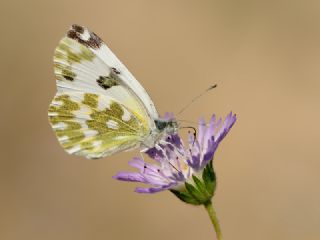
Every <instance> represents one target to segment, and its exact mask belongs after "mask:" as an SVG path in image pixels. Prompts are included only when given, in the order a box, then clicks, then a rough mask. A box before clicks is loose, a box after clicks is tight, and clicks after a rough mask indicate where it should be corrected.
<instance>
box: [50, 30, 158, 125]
mask: <svg viewBox="0 0 320 240" xmlns="http://www.w3.org/2000/svg"><path fill="white" fill-rule="evenodd" d="M54 65H55V68H54V72H55V75H56V77H57V87H58V91H70V89H72V90H78V91H79V90H80V91H82V92H91V93H99V94H102V95H108V96H111V97H113V98H114V99H116V100H117V101H118V102H120V103H122V104H123V105H125V106H127V107H128V108H130V109H132V110H134V111H135V112H136V113H138V114H140V115H141V116H143V117H144V118H146V119H149V124H150V127H151V128H152V127H154V123H153V120H152V119H157V118H158V113H157V111H156V109H155V107H154V104H153V102H152V100H151V98H150V97H149V95H148V94H147V92H146V91H145V89H144V88H143V87H142V86H141V85H140V83H139V82H138V81H137V80H136V79H135V78H134V77H133V75H132V74H131V73H130V72H129V71H128V69H127V68H126V67H125V66H124V65H123V64H122V63H121V62H120V60H119V59H118V58H117V57H116V56H115V55H114V54H113V53H112V51H111V50H110V49H109V48H108V47H107V45H106V44H105V43H103V41H102V40H101V39H100V38H99V37H98V36H97V35H96V34H95V33H93V32H90V31H89V30H88V29H87V28H85V27H82V26H79V25H73V26H72V27H71V29H70V30H69V31H68V32H67V35H66V37H64V38H63V39H62V40H61V41H60V43H59V45H58V47H57V48H56V51H55V54H54Z"/></svg>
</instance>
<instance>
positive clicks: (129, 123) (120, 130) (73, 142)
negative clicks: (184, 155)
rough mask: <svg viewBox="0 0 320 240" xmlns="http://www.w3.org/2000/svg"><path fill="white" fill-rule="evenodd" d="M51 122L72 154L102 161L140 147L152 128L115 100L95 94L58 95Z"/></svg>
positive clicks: (52, 105)
mask: <svg viewBox="0 0 320 240" xmlns="http://www.w3.org/2000/svg"><path fill="white" fill-rule="evenodd" d="M49 121H50V123H51V125H52V128H53V129H54V131H55V133H56V135H57V138H58V140H59V142H60V144H61V145H62V147H63V148H64V149H65V150H66V151H67V152H68V153H70V154H76V155H81V156H85V157H87V158H100V157H103V156H108V155H111V154H114V153H116V152H119V151H125V150H129V149H132V148H134V147H136V146H137V145H138V144H139V143H140V142H139V141H141V139H143V137H144V136H146V135H147V131H148V126H147V125H145V124H144V122H143V121H141V118H140V116H139V115H137V114H135V113H134V112H132V111H130V110H129V109H127V108H126V107H125V106H124V105H122V104H121V103H119V102H117V101H116V100H115V99H113V98H111V97H108V96H103V95H98V94H92V93H82V92H74V91H71V92H63V93H57V95H56V96H55V98H54V99H53V101H52V103H51V105H50V107H49Z"/></svg>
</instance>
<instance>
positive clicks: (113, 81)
mask: <svg viewBox="0 0 320 240" xmlns="http://www.w3.org/2000/svg"><path fill="white" fill-rule="evenodd" d="M97 83H98V85H99V86H100V87H102V88H103V89H109V88H111V87H113V86H117V85H119V79H118V77H117V75H114V73H113V72H111V73H110V75H109V76H108V77H106V76H100V77H99V78H98V79H97Z"/></svg>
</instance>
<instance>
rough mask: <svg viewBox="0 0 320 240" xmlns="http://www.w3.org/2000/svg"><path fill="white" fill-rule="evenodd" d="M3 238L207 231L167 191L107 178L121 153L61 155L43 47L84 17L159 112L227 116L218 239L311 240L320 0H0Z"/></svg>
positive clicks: (119, 166) (319, 216) (199, 216)
mask: <svg viewBox="0 0 320 240" xmlns="http://www.w3.org/2000/svg"><path fill="white" fill-rule="evenodd" d="M0 20H1V21H0V24H1V40H0V41H1V44H0V48H1V49H0V50H1V51H0V53H1V55H0V61H1V64H0V68H1V71H0V76H1V88H0V89H1V90H0V91H1V95H0V96H1V101H0V104H1V120H0V122H1V125H0V126H1V139H0V145H1V162H0V163H1V166H0V194H1V200H0V203H1V204H0V213H1V217H0V239H1V240H20V239H23V240H29V239H30V240H31V239H32V240H57V239H59V240H73V239H76V240H88V239H90V240H100V239H101V240H105V239H112V240H117V239H139V240H140V239H153V240H160V239H185V240H189V239H197V240H207V239H215V238H214V237H215V235H214V231H213V229H212V227H211V225H210V222H209V219H208V217H207V215H206V212H205V211H204V210H203V209H202V208H201V207H192V206H188V205H185V204H183V203H180V202H179V201H178V200H177V199H176V198H175V197H174V196H173V195H172V194H171V193H170V192H164V193H160V194H156V195H139V194H136V193H134V192H133V189H134V187H135V184H129V183H124V182H118V181H116V180H113V179H112V178H111V177H112V176H113V175H114V174H115V173H116V172H117V171H119V170H128V169H130V168H129V167H128V166H127V161H128V160H129V159H130V158H131V157H133V156H136V155H137V154H138V152H128V153H122V154H119V155H116V156H114V157H111V158H109V159H103V160H98V161H89V160H85V159H83V158H80V157H74V156H69V155H67V154H66V153H65V152H64V151H63V149H62V148H61V147H60V146H59V144H58V142H57V140H56V138H55V136H54V134H53V132H52V130H51V128H50V126H49V124H48V121H47V108H48V104H49V102H50V101H51V99H52V97H53V96H54V94H55V91H56V87H55V79H54V75H53V67H52V65H53V64H52V55H53V50H54V48H55V47H56V45H57V43H58V41H59V40H60V38H61V37H62V36H63V35H64V34H65V32H66V30H67V29H68V28H69V26H70V25H71V24H73V23H78V24H82V25H85V26H88V27H89V28H90V29H91V30H93V31H94V32H96V33H97V34H98V35H99V36H100V37H101V38H102V39H104V40H105V42H106V43H107V44H108V45H109V46H110V47H111V48H112V50H113V51H114V52H115V53H116V54H117V56H118V57H119V58H120V59H121V60H122V61H123V62H124V63H125V64H126V65H127V67H128V68H129V69H130V70H131V72H132V73H133V74H134V75H135V76H136V78H137V79H138V80H139V81H140V82H141V83H142V85H143V86H144V87H145V88H146V89H147V90H148V92H149V93H150V95H151V96H152V98H153V100H154V101H155V103H156V106H157V107H158V110H159V112H161V113H163V112H165V111H173V112H177V111H178V110H179V109H180V108H181V107H182V106H183V105H184V104H185V103H186V102H187V101H188V100H190V99H191V98H192V97H193V96H194V95H196V94H197V93H199V92H200V91H202V90H203V89H205V88H206V87H207V86H209V85H210V84H212V83H218V85H219V87H218V88H217V89H216V90H214V91H213V92H211V93H210V94H208V95H206V96H205V97H203V98H202V99H201V100H199V101H198V102H196V103H195V104H194V105H192V107H190V108H189V109H188V110H187V111H186V112H185V113H184V115H183V118H184V119H188V120H190V121H197V119H198V117H199V116H201V115H203V116H205V117H207V118H208V117H209V116H210V114H211V113H216V114H218V115H222V116H225V115H226V114H227V113H228V112H229V111H230V110H232V111H234V112H236V113H237V115H238V121H237V123H236V125H235V126H234V128H233V129H232V131H231V132H230V134H229V135H228V137H227V138H226V140H225V141H224V142H223V143H222V145H221V146H220V148H219V149H218V152H217V154H216V158H215V163H214V165H215V169H216V172H217V175H218V190H217V193H216V197H215V205H216V209H217V212H218V216H219V218H220V222H221V225H222V230H223V233H224V239H226V240H227V239H231V240H233V239H237V240H242V239H245V240H248V239H250V240H251V239H253V240H270V239H275V240H280V239H281V240H284V239H290V240H302V239H303V240H317V239H320V189H319V183H320V162H319V161H320V159H319V157H320V147H319V137H320V127H319V121H320V111H319V103H320V81H319V78H320V3H319V1H309V0H306V1H292V0H291V1H289V0H287V1H286V0H277V1H250V0H245V1H237V0H226V1H214V0H201V1H182V0H180V1H153V0H149V1H147V0H140V1H136V0H132V1H131V0H127V1H124V0H120V1H119V0H118V1H116V0H113V1H109V0H104V1H98V0H91V1H80V0H78V1H62V0H55V1H43V0H42V1H40V0H38V1H37V0H32V1H31V0H29V1H4V0H2V1H1V3H0Z"/></svg>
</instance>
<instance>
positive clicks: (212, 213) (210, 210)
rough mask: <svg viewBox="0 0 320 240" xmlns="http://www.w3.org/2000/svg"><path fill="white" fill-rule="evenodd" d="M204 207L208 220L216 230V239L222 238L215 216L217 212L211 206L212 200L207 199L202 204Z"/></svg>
mask: <svg viewBox="0 0 320 240" xmlns="http://www.w3.org/2000/svg"><path fill="white" fill-rule="evenodd" d="M204 207H205V208H206V210H207V212H208V214H209V217H210V220H211V222H212V225H213V227H214V230H215V231H216V235H217V239H218V240H221V239H222V232H221V229H220V225H219V221H218V218H217V214H216V212H215V210H214V208H213V205H212V202H211V201H208V202H207V203H205V204H204Z"/></svg>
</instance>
